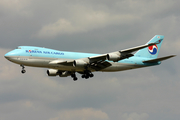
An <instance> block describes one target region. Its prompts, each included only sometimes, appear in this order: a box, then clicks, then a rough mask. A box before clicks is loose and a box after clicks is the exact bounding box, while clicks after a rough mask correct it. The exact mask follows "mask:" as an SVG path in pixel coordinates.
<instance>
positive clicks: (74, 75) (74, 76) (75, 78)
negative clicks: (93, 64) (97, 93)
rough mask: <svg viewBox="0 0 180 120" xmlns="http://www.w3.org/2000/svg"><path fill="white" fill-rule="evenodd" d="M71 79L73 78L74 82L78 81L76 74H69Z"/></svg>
mask: <svg viewBox="0 0 180 120" xmlns="http://www.w3.org/2000/svg"><path fill="white" fill-rule="evenodd" d="M71 77H72V78H73V80H74V81H76V80H77V79H78V78H77V77H76V74H75V73H73V74H71Z"/></svg>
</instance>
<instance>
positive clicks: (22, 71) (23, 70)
mask: <svg viewBox="0 0 180 120" xmlns="http://www.w3.org/2000/svg"><path fill="white" fill-rule="evenodd" d="M20 66H21V67H22V70H21V73H22V74H24V73H25V72H26V70H25V69H24V68H25V67H24V65H20Z"/></svg>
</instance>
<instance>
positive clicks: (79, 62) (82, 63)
mask: <svg viewBox="0 0 180 120" xmlns="http://www.w3.org/2000/svg"><path fill="white" fill-rule="evenodd" d="M86 65H87V62H85V61H83V60H74V62H73V66H74V67H84V66H86Z"/></svg>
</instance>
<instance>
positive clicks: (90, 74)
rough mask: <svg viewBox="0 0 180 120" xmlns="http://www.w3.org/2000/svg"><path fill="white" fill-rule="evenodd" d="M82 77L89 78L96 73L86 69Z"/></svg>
mask: <svg viewBox="0 0 180 120" xmlns="http://www.w3.org/2000/svg"><path fill="white" fill-rule="evenodd" d="M81 77H82V78H85V79H88V78H91V77H94V75H93V74H92V72H91V71H88V70H85V71H84V74H83V75H82V76H81Z"/></svg>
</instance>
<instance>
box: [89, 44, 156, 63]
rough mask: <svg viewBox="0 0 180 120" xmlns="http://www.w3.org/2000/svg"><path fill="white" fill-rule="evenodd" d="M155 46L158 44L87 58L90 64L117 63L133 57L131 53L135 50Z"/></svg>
mask: <svg viewBox="0 0 180 120" xmlns="http://www.w3.org/2000/svg"><path fill="white" fill-rule="evenodd" d="M155 44H158V43H150V44H146V45H141V46H137V47H133V48H129V49H124V50H121V51H116V52H111V53H107V54H102V55H98V56H93V57H89V59H90V62H94V61H99V60H102V61H104V60H106V59H108V60H110V61H114V62H117V61H119V60H122V59H126V58H129V57H132V56H134V55H133V54H132V52H135V51H137V50H140V49H143V48H146V47H149V46H152V45H155Z"/></svg>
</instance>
